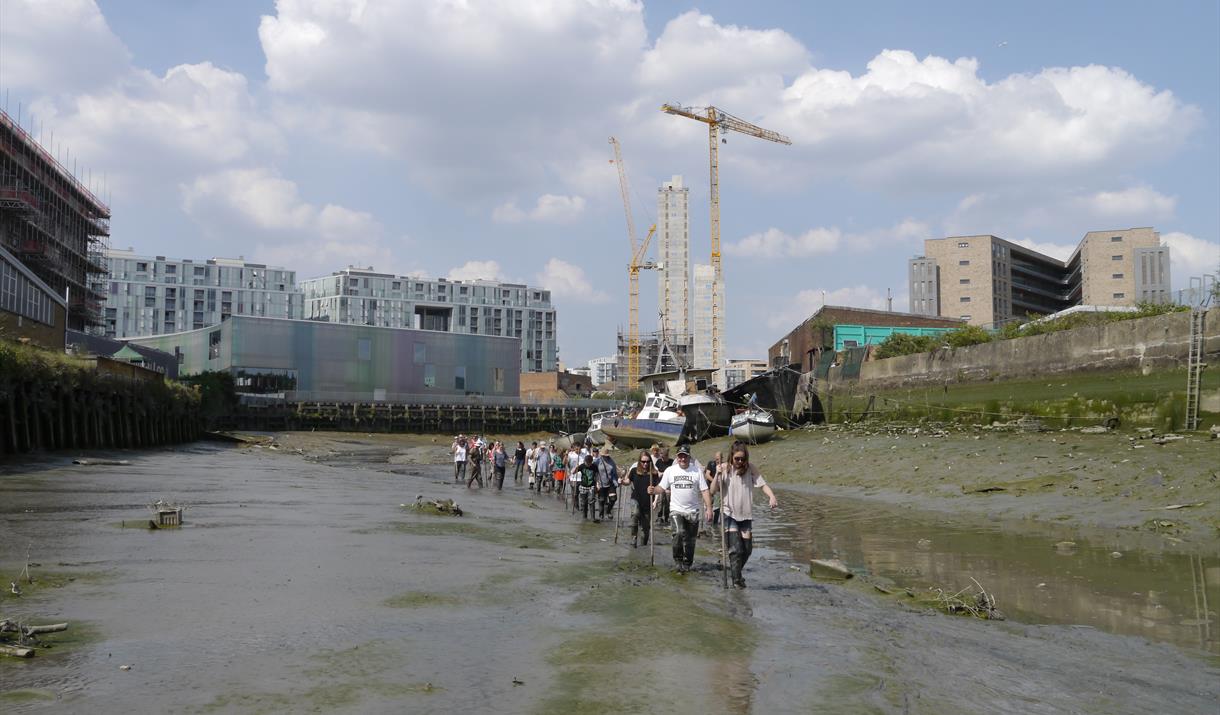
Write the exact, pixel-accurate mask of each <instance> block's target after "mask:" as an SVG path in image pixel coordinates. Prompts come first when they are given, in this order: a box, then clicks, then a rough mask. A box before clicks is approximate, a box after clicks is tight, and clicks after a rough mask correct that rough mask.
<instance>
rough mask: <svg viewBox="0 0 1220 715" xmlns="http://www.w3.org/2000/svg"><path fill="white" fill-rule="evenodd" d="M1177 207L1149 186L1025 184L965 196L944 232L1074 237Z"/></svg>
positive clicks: (1159, 217)
mask: <svg viewBox="0 0 1220 715" xmlns="http://www.w3.org/2000/svg"><path fill="white" fill-rule="evenodd" d="M1176 208H1177V199H1176V198H1175V197H1173V196H1167V195H1165V194H1163V193H1161V192H1159V191H1157V190H1156V189H1153V188H1151V187H1149V186H1130V187H1126V188H1117V189H1104V190H1100V191H1098V190H1094V189H1082V188H1064V187H1062V186H1060V185H1058V184H1056V183H1054V182H1050V183H1046V184H1041V183H1030V184H1027V185H1026V186H1022V187H1017V188H1012V189H1006V190H1004V191H991V192H978V193H974V194H970V195H969V196H967V197H965V198H964V199H962V200H961V201H959V202H958V204H957V207H956V208H955V209H954V210H953V211H952V212H951V213H950V214H949V216H948V217H947V218H946V219H945V222H944V231H945V234H946V235H957V236H966V235H976V234H994V235H997V236H1001V237H1008V236H1011V235H1018V234H1022V233H1039V234H1047V233H1048V232H1051V233H1055V234H1068V235H1073V234H1075V235H1076V236H1078V237H1079V236H1084V234H1085V233H1087V232H1088V231H1091V230H1095V229H1104V228H1108V227H1115V226H1121V225H1127V226H1150V225H1154V224H1155V223H1157V222H1159V221H1166V220H1169V219H1172V218H1173V217H1174V214H1175V212H1176ZM1077 240H1079V239H1078V238H1077Z"/></svg>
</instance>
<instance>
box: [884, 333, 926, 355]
mask: <svg viewBox="0 0 1220 715" xmlns="http://www.w3.org/2000/svg"><path fill="white" fill-rule="evenodd" d="M940 346H941V340H940V339H939V338H937V337H936V336H934V335H911V334H910V333H890V336H889V337H888V338H886V339H885V340H882V341H881V342H880V343H878V344H877V348H876V350H874V351H873V356H874V357H876V358H877V359H878V360H884V359H885V358H891V357H898V356H900V355H914V354H915V353H926V352H930V351H932V350H935V349H936V348H938V347H940Z"/></svg>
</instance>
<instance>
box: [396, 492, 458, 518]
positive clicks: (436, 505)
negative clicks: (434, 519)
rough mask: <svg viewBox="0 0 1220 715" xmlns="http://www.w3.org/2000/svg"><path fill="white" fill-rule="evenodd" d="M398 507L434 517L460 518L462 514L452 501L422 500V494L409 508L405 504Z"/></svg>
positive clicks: (456, 504)
mask: <svg viewBox="0 0 1220 715" xmlns="http://www.w3.org/2000/svg"><path fill="white" fill-rule="evenodd" d="M399 506H401V507H403V508H410V509H414V510H415V511H418V512H423V513H425V514H432V515H435V516H461V515H462V514H463V512H462V507H460V506H458V503H457V502H455V501H454V500H452V499H424V495H422V494H420V495H419V496H417V497H415V503H414V504H412V505H411V506H410V507H408V506H407V505H406V504H400V505H399Z"/></svg>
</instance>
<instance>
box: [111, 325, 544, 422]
mask: <svg viewBox="0 0 1220 715" xmlns="http://www.w3.org/2000/svg"><path fill="white" fill-rule="evenodd" d="M131 342H133V343H135V344H137V345H144V346H147V347H151V348H156V349H157V350H163V351H165V352H168V353H171V354H173V355H176V356H177V359H178V366H179V374H180V375H183V376H187V375H196V374H199V373H201V372H206V371H224V372H230V373H232V375H233V377H234V379H235V380H236V382H237V388H238V392H241V393H247V394H260V393H261V394H283V395H284V396H285V397H288V398H290V399H298V400H318V401H334V402H352V401H395V402H426V401H428V400H431V399H443V398H451V397H467V396H486V397H498V398H517V397H518V395H519V389H520V379H521V374H520V373H521V363H520V359H521V358H520V355H521V351H520V347H519V341H518V340H517V339H516V338H505V337H496V336H490V335H467V334H460V333H441V332H435V331H428V330H406V329H400V328H381V327H373V326H367V325H343V324H339V323H327V322H319V321H310V320H282V319H272V318H254V317H247V316H235V317H232V318H230V319H228V320H226V321H224V322H223V323H221V324H220V325H216V326H212V327H208V328H203V329H201V330H191V331H187V332H183V333H177V334H174V335H158V336H152V337H146V338H136V339H134V340H132V341H131Z"/></svg>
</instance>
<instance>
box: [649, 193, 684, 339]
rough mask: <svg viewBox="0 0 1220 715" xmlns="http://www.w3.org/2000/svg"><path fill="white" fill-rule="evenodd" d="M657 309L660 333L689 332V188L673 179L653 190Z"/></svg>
mask: <svg viewBox="0 0 1220 715" xmlns="http://www.w3.org/2000/svg"><path fill="white" fill-rule="evenodd" d="M657 263H658V268H657V308H658V310H659V312H660V319H661V325H660V326H659V327H660V329H661V330H663V331H665V332H667V333H670V334H673V335H687V334H689V333H690V332H691V330H690V189H689V188H687V187H685V186H683V185H682V177H681V176H674V177H673V178H671V179H670V180H669V181H666V182H665V183H663V184H661V188H659V189H657Z"/></svg>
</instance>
